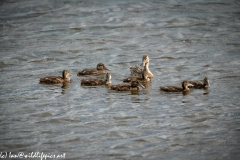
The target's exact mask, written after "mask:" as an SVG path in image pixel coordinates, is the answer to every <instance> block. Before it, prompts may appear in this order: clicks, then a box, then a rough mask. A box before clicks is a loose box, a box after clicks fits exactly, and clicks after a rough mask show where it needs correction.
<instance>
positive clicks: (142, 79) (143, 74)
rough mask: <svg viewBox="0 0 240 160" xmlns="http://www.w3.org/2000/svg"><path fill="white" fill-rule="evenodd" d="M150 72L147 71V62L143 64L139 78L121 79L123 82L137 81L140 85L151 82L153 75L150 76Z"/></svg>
mask: <svg viewBox="0 0 240 160" xmlns="http://www.w3.org/2000/svg"><path fill="white" fill-rule="evenodd" d="M150 73H151V72H150V71H149V68H148V62H146V63H144V68H143V71H142V72H141V76H130V77H128V78H125V79H123V82H131V81H132V80H138V81H140V82H142V83H144V82H148V81H151V79H152V78H153V75H151V74H150Z"/></svg>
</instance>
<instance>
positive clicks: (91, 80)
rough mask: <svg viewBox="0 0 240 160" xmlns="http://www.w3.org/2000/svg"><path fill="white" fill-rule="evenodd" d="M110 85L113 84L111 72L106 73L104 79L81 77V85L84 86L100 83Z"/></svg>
mask: <svg viewBox="0 0 240 160" xmlns="http://www.w3.org/2000/svg"><path fill="white" fill-rule="evenodd" d="M104 84H105V85H109V84H111V74H110V73H106V74H105V76H104V79H99V78H87V79H81V85H83V86H99V85H104Z"/></svg>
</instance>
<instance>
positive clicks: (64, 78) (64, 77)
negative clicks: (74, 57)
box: [40, 70, 71, 84]
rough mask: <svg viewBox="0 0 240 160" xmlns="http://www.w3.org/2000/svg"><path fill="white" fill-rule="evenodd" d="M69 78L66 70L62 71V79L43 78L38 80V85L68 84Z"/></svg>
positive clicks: (58, 77) (55, 77) (59, 77)
mask: <svg viewBox="0 0 240 160" xmlns="http://www.w3.org/2000/svg"><path fill="white" fill-rule="evenodd" d="M69 76H71V74H70V73H69V72H68V70H63V72H62V77H61V76H47V77H44V78H40V83H48V84H54V83H63V82H70V78H69Z"/></svg>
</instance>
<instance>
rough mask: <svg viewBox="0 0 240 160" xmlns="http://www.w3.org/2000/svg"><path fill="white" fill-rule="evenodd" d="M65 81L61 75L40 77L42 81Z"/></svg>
mask: <svg viewBox="0 0 240 160" xmlns="http://www.w3.org/2000/svg"><path fill="white" fill-rule="evenodd" d="M62 82H64V80H63V78H62V77H60V76H47V77H44V78H40V83H62Z"/></svg>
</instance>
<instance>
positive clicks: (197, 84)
mask: <svg viewBox="0 0 240 160" xmlns="http://www.w3.org/2000/svg"><path fill="white" fill-rule="evenodd" d="M188 82H189V83H191V84H192V85H193V86H192V87H191V88H195V89H203V88H205V89H207V88H208V87H210V83H209V79H208V77H205V78H204V79H203V82H200V81H188Z"/></svg>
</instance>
